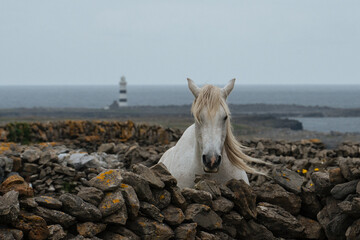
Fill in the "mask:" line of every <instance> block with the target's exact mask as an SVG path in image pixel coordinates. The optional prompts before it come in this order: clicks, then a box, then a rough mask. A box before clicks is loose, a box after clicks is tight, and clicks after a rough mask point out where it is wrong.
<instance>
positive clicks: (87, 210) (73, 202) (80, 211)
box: [59, 193, 101, 221]
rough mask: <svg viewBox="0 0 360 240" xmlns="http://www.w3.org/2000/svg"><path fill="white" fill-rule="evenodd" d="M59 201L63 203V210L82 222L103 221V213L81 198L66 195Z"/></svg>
mask: <svg viewBox="0 0 360 240" xmlns="http://www.w3.org/2000/svg"><path fill="white" fill-rule="evenodd" d="M59 200H60V201H61V202H62V203H63V209H64V210H65V211H66V212H67V213H69V214H70V215H72V216H75V217H77V218H79V219H80V220H82V221H97V220H100V219H101V212H100V210H99V209H98V208H96V207H95V206H94V205H92V204H90V203H87V202H84V200H82V199H81V198H80V197H78V196H76V195H73V194H70V193H65V194H63V195H61V196H60V198H59Z"/></svg>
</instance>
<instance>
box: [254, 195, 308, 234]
mask: <svg viewBox="0 0 360 240" xmlns="http://www.w3.org/2000/svg"><path fill="white" fill-rule="evenodd" d="M257 212H258V221H259V223H260V224H263V225H264V226H265V227H266V228H268V229H269V230H270V231H271V232H273V233H274V234H275V235H276V236H279V237H284V238H301V237H302V232H303V230H304V227H303V226H302V225H301V224H300V222H299V221H298V220H297V219H296V218H295V217H294V216H293V215H291V214H290V213H289V212H287V211H285V210H284V209H283V208H281V207H279V206H276V205H273V204H270V203H265V202H261V203H259V205H258V206H257Z"/></svg>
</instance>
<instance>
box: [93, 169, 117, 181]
mask: <svg viewBox="0 0 360 240" xmlns="http://www.w3.org/2000/svg"><path fill="white" fill-rule="evenodd" d="M113 172H114V170H109V171H106V172H103V173H101V174H100V175H99V176H97V177H96V178H97V179H100V180H104V179H105V177H106V175H109V174H112V173H113Z"/></svg>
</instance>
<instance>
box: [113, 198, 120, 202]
mask: <svg viewBox="0 0 360 240" xmlns="http://www.w3.org/2000/svg"><path fill="white" fill-rule="evenodd" d="M112 202H113V203H119V202H120V200H119V199H117V198H116V199H113V200H112Z"/></svg>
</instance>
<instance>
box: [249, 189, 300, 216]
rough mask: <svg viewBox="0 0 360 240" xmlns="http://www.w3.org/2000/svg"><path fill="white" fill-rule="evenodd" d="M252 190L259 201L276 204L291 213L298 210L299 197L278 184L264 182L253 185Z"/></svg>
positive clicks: (294, 213) (296, 212)
mask: <svg viewBox="0 0 360 240" xmlns="http://www.w3.org/2000/svg"><path fill="white" fill-rule="evenodd" d="M253 190H254V192H255V194H256V195H257V200H258V201H259V202H268V203H271V204H275V205H278V206H280V207H282V208H284V209H285V210H286V211H288V212H289V213H291V214H293V215H296V214H298V213H299V212H300V208H301V198H300V197H299V196H297V195H295V194H294V193H291V192H287V191H286V190H285V189H284V188H282V187H281V186H280V185H278V184H273V183H270V182H266V183H265V184H263V185H261V186H260V187H254V188H253Z"/></svg>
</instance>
